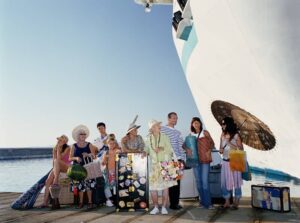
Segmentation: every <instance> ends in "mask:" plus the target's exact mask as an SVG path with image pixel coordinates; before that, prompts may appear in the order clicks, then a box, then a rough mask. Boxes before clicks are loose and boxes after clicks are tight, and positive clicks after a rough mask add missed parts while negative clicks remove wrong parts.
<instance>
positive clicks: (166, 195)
mask: <svg viewBox="0 0 300 223" xmlns="http://www.w3.org/2000/svg"><path fill="white" fill-rule="evenodd" d="M168 200H169V189H168V188H167V189H164V190H163V194H162V206H163V207H167V203H168Z"/></svg>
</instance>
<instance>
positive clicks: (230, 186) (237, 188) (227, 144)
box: [220, 117, 243, 210]
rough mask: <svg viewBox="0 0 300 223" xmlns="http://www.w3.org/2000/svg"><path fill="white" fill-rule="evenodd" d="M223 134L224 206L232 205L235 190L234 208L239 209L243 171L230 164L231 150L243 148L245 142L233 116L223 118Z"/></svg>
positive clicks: (222, 178) (222, 176)
mask: <svg viewBox="0 0 300 223" xmlns="http://www.w3.org/2000/svg"><path fill="white" fill-rule="evenodd" d="M221 125H222V135H221V140H220V142H221V143H220V153H221V154H223V162H222V170H221V187H222V193H223V197H224V198H225V204H224V206H223V207H224V208H229V207H230V201H229V199H230V197H231V194H232V192H233V190H234V197H235V198H234V203H233V206H232V209H233V210H237V209H238V206H239V201H240V198H241V196H242V190H241V186H242V184H243V180H242V173H241V172H240V171H233V170H231V169H230V165H229V151H230V150H233V149H238V150H243V144H242V140H241V137H240V135H239V132H238V128H237V126H236V124H235V123H234V120H233V119H232V118H231V117H225V118H224V119H223V120H222V123H221Z"/></svg>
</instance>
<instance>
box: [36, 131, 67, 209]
mask: <svg viewBox="0 0 300 223" xmlns="http://www.w3.org/2000/svg"><path fill="white" fill-rule="evenodd" d="M56 139H57V143H56V146H55V147H54V148H53V152H52V153H53V169H52V171H51V172H50V174H49V176H48V178H47V180H46V185H45V193H44V201H43V204H42V205H40V206H39V208H46V207H48V199H49V187H50V186H51V184H58V179H59V174H60V172H63V173H66V172H67V170H68V168H69V166H70V165H71V161H70V160H69V156H70V150H71V148H70V146H69V145H68V144H67V143H68V137H67V136H66V135H61V136H60V137H57V138H56Z"/></svg>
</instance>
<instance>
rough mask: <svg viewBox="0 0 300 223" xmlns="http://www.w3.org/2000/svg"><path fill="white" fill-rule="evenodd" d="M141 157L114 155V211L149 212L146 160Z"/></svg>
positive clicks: (135, 155)
mask: <svg viewBox="0 0 300 223" xmlns="http://www.w3.org/2000/svg"><path fill="white" fill-rule="evenodd" d="M142 156H143V155H142V153H119V154H117V155H116V177H117V185H116V192H117V194H116V211H136V210H145V211H148V210H149V187H148V159H147V157H142Z"/></svg>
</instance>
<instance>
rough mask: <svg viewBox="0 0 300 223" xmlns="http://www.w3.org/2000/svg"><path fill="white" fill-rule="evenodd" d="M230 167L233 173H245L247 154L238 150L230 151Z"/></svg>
mask: <svg viewBox="0 0 300 223" xmlns="http://www.w3.org/2000/svg"><path fill="white" fill-rule="evenodd" d="M229 166H230V169H231V170H233V171H240V172H245V170H246V152H245V151H243V150H238V149H230V151H229Z"/></svg>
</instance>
